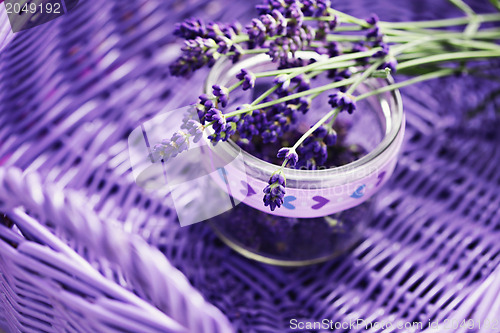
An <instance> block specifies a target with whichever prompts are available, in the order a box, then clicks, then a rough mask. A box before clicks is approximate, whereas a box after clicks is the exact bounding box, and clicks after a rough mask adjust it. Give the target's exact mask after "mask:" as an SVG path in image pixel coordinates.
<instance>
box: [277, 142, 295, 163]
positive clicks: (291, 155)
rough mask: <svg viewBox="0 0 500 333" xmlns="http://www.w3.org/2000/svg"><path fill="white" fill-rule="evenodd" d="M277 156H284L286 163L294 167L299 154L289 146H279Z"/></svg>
mask: <svg viewBox="0 0 500 333" xmlns="http://www.w3.org/2000/svg"><path fill="white" fill-rule="evenodd" d="M277 157H278V158H284V159H285V161H286V165H289V166H291V167H294V166H295V165H296V164H297V162H298V160H299V155H297V153H296V152H295V150H293V149H291V148H286V147H285V148H281V149H280V150H279V151H278V155H277Z"/></svg>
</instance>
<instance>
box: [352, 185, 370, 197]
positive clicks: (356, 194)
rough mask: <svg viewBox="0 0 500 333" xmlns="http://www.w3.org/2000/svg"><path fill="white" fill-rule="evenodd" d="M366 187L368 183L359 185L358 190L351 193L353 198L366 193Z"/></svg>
mask: <svg viewBox="0 0 500 333" xmlns="http://www.w3.org/2000/svg"><path fill="white" fill-rule="evenodd" d="M365 188H366V185H361V186H360V187H358V188H357V189H356V191H354V193H353V194H351V198H354V199H359V198H361V197H362V196H363V195H365Z"/></svg>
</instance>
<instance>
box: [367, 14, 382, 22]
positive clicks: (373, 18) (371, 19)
mask: <svg viewBox="0 0 500 333" xmlns="http://www.w3.org/2000/svg"><path fill="white" fill-rule="evenodd" d="M378 22H380V19H379V18H378V16H377V14H372V15H371V16H370V17H369V18H368V19H367V20H366V23H368V24H370V25H376V24H377V23H378Z"/></svg>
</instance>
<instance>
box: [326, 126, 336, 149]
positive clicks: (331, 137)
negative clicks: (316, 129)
mask: <svg viewBox="0 0 500 333" xmlns="http://www.w3.org/2000/svg"><path fill="white" fill-rule="evenodd" d="M323 141H324V142H325V143H326V145H327V146H333V145H334V144H335V143H337V132H335V130H334V129H333V128H330V129H329V130H328V133H327V134H326V136H325V138H324V139H323Z"/></svg>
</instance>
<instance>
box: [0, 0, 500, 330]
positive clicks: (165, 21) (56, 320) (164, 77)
mask: <svg viewBox="0 0 500 333" xmlns="http://www.w3.org/2000/svg"><path fill="white" fill-rule="evenodd" d="M477 3H478V4H477V5H476V7H479V8H478V10H479V11H482V12H485V11H491V8H490V7H488V5H487V3H486V2H485V1H477ZM473 5H474V4H473ZM252 7H253V3H248V2H244V1H240V2H234V1H225V0H219V1H199V0H190V1H160V0H149V1H145V0H135V1H134V0H131V1H127V2H125V1H119V0H110V1H106V2H104V1H103V2H96V1H83V0H82V1H81V2H80V4H79V6H78V7H77V8H76V9H75V10H74V11H73V12H72V13H69V14H67V15H65V16H63V17H61V18H58V19H56V20H54V21H51V22H49V23H46V24H44V25H42V26H39V27H37V28H33V29H30V30H27V31H23V32H20V33H17V34H15V35H14V36H12V34H11V33H10V32H9V29H8V28H7V29H6V28H5V27H6V26H7V24H8V21H7V20H6V16H5V13H4V12H2V10H0V212H2V214H0V222H1V223H0V291H1V293H0V296H1V297H0V306H1V307H2V309H1V310H2V311H0V322H1V323H2V326H3V327H4V329H5V330H6V331H8V332H233V331H240V332H287V331H291V329H290V325H289V323H290V319H292V318H295V319H298V320H300V321H319V320H321V319H323V318H328V319H331V320H333V321H338V322H345V321H349V320H355V319H357V318H362V319H365V320H366V321H370V322H375V321H378V322H382V321H384V320H385V321H390V322H393V323H396V322H398V321H400V322H413V321H419V322H423V323H428V321H429V320H430V321H436V322H437V321H440V322H443V320H444V319H456V320H462V319H464V318H467V319H468V318H473V319H474V320H477V321H479V320H484V319H485V318H498V316H499V315H500V304H499V303H500V302H499V301H498V299H499V298H498V297H497V296H498V295H499V293H500V273H499V272H500V271H499V268H498V263H499V261H500V256H499V254H500V243H499V242H498V239H499V238H498V237H499V229H500V212H499V210H498V207H499V206H500V190H499V188H500V170H499V169H498V164H499V163H500V134H499V133H498V131H497V128H498V126H499V125H500V119H499V117H498V115H497V113H496V112H495V111H496V110H499V107H498V98H497V97H496V96H497V95H498V88H496V87H498V83H496V84H495V83H494V82H495V81H490V80H489V79H485V78H482V79H477V78H448V79H445V80H439V81H436V82H432V83H429V84H425V85H419V86H417V87H412V88H408V89H406V90H404V91H403V92H402V93H403V99H404V104H405V110H406V112H407V120H408V127H407V136H406V142H405V145H404V153H403V155H402V157H401V159H400V163H399V166H398V168H397V170H396V174H395V175H394V176H393V178H392V180H391V181H390V183H389V184H388V185H386V187H385V188H384V189H383V191H382V193H380V195H379V200H378V202H377V209H376V214H375V217H374V218H373V221H372V223H371V227H370V228H369V229H367V230H366V232H365V235H364V239H363V241H362V242H360V243H359V244H358V245H357V247H356V248H355V249H354V250H353V251H352V252H351V253H348V254H346V255H345V256H343V257H342V258H339V259H337V260H335V261H331V262H328V263H324V264H321V265H315V266H311V267H307V268H302V269H294V270H289V269H283V268H278V267H271V266H267V265H263V264H259V263H255V262H252V261H249V260H247V259H245V258H242V257H240V256H239V255H237V254H236V253H234V252H233V251H232V250H230V249H228V248H227V247H225V246H224V245H223V244H221V242H220V241H219V240H217V238H216V237H215V236H214V234H213V232H212V231H211V230H210V229H209V228H208V226H207V225H205V224H204V223H200V224H196V225H193V226H189V227H184V228H181V227H180V226H179V224H178V221H177V220H176V216H175V211H174V210H173V209H172V208H171V207H172V204H171V203H170V202H169V199H168V198H165V197H164V196H162V195H160V193H156V192H153V193H146V192H144V191H143V190H142V189H141V188H139V187H138V186H137V185H136V184H135V182H134V178H133V176H132V174H131V170H130V163H129V156H128V149H127V136H128V134H129V133H130V132H131V131H132V130H133V129H135V128H136V127H137V126H139V125H140V124H141V123H142V122H144V121H146V120H147V119H149V118H151V117H154V116H155V115H156V114H158V113H160V112H162V111H164V110H172V109H175V108H177V107H179V106H184V105H187V104H189V103H191V102H192V101H193V100H194V98H195V97H196V95H197V94H198V93H199V91H201V87H202V80H203V76H204V74H205V73H203V72H201V73H198V74H196V75H194V76H193V77H192V78H190V79H173V78H172V77H170V76H169V75H168V70H167V67H168V64H169V63H170V62H171V61H172V60H173V59H175V57H176V56H177V55H178V50H179V45H178V44H176V43H175V40H174V38H173V37H172V30H173V25H174V23H175V22H177V21H179V20H182V19H184V18H187V17H190V16H202V17H205V18H208V19H213V20H221V21H232V20H234V19H241V20H242V21H244V22H246V21H248V19H249V17H251V16H253V15H255V11H253V10H252V9H251V8H252ZM338 8H340V9H342V10H346V11H348V12H351V13H355V14H358V15H360V16H367V15H368V14H369V13H370V12H372V11H373V12H377V13H379V14H380V16H381V18H382V19H387V20H388V19H391V20H398V19H429V18H438V17H443V16H444V15H445V14H443V13H446V15H450V16H456V15H460V12H458V11H455V10H454V9H452V7H450V5H449V4H448V3H447V2H446V1H444V0H443V1H435V0H433V1H427V2H425V1H410V0H406V1H403V2H402V3H401V2H398V3H397V4H396V3H392V2H390V1H369V0H356V1H349V3H339V4H338ZM7 27H8V26H7ZM12 37H14V38H13V39H12V40H10V39H11V38H12ZM9 40H10V41H9ZM7 44H8V45H7ZM2 48H3V50H2ZM487 65H488V66H489V67H490V68H491V69H490V72H491V73H489V74H491V76H492V80H495V78H497V77H498V74H499V70H498V69H499V63H498V62H494V61H492V62H490V63H488V64H487ZM443 87H445V89H443ZM198 88H199V89H198ZM478 106H479V112H477V115H476V116H475V117H473V118H470V117H468V114H469V113H470V112H469V111H472V110H476V109H478ZM495 109H496V110H495ZM358 331H363V329H361V328H360V329H352V330H350V332H358ZM439 331H441V332H445V331H446V329H445V327H441V329H440V330H439ZM456 331H457V330H451V331H450V332H456ZM477 331H481V332H488V333H489V332H492V331H491V330H488V329H486V328H485V327H483V328H481V330H477ZM429 332H436V330H429ZM469 332H470V331H469Z"/></svg>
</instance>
